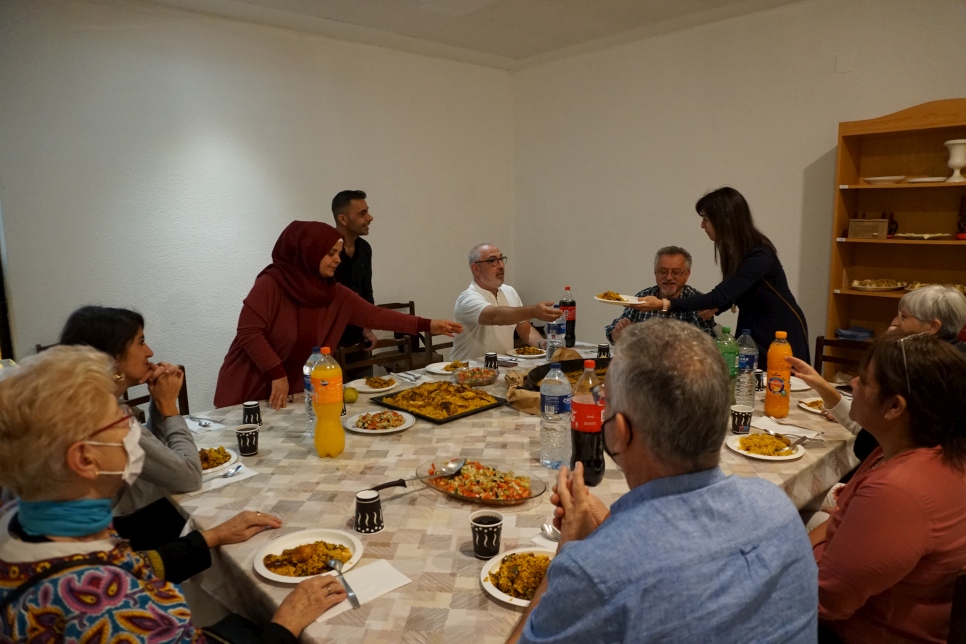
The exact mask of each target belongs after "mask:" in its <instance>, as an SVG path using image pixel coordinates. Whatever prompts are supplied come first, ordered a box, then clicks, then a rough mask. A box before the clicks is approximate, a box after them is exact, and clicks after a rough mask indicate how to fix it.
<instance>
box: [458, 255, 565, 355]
mask: <svg viewBox="0 0 966 644" xmlns="http://www.w3.org/2000/svg"><path fill="white" fill-rule="evenodd" d="M469 262H470V271H471V272H472V273H473V281H472V282H470V285H469V288H467V289H466V290H465V291H463V292H462V293H460V295H459V297H458V298H456V309H455V311H454V313H453V315H454V317H455V319H456V320H457V321H458V322H460V323H462V324H463V333H461V334H460V335H458V336H456V338H455V339H454V341H453V351H452V353H451V354H450V358H452V359H453V360H464V361H465V360H470V359H473V358H479V357H481V356H482V355H483V354H485V353H486V352H488V351H495V352H496V353H506V352H508V351H510V350H512V349H513V333H514V331H515V332H516V334H517V335H519V336H520V338H521V339H522V340H523V341H524V342H526V343H527V344H528V345H530V346H534V347H538V346H540V344H541V341H542V340H543V337H542V336H541V335H540V334H539V333H538V332H537V330H536V329H534V328H533V326H532V325H531V324H530V320H531V319H533V318H536V319H538V320H541V321H543V322H551V321H553V320H556V319H557V318H558V317H560V311H559V310H558V309H554V308H553V302H539V303H537V304H533V305H531V306H524V305H523V300H521V299H520V296H519V295H518V294H517V292H516V290H515V289H514V288H513V287H512V286H509V285H507V284H504V283H503V280H504V269H505V268H506V262H507V257H506V255H504V254H503V253H501V252H500V249H499V248H497V247H496V246H494V245H493V244H477V245H476V246H474V247H473V249H472V250H471V251H470V256H469Z"/></svg>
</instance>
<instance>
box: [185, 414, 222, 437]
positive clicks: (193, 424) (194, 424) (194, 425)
mask: <svg viewBox="0 0 966 644" xmlns="http://www.w3.org/2000/svg"><path fill="white" fill-rule="evenodd" d="M184 422H185V423H187V425H188V429H190V430H191V431H193V432H194V433H196V434H200V433H202V432H210V431H214V430H216V429H224V428H225V426H224V425H223V424H222V423H216V422H215V421H213V420H211V421H208V422H210V423H211V424H210V425H209V426H208V427H202V426H201V424H200V423H198V421H196V420H192V419H190V418H185V419H184Z"/></svg>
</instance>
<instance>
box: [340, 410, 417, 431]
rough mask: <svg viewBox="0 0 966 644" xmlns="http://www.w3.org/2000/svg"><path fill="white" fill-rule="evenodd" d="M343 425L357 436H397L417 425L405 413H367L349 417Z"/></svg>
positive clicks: (414, 420) (411, 416) (414, 419)
mask: <svg viewBox="0 0 966 644" xmlns="http://www.w3.org/2000/svg"><path fill="white" fill-rule="evenodd" d="M342 424H343V425H344V426H345V428H346V429H348V430H349V431H350V432H355V433H357V434H396V433H398V432H401V431H405V430H407V429H409V428H410V427H412V426H413V425H414V424H416V418H415V417H414V416H413V415H412V414H407V413H406V412H404V411H392V410H389V411H367V412H364V413H362V414H355V415H354V416H349V417H347V418H346V419H345V420H344V421H343V422H342Z"/></svg>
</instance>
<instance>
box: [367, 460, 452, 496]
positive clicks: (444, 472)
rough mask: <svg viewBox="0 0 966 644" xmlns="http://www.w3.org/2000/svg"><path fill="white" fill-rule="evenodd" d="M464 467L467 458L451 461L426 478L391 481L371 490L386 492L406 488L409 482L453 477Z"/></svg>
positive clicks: (416, 477)
mask: <svg viewBox="0 0 966 644" xmlns="http://www.w3.org/2000/svg"><path fill="white" fill-rule="evenodd" d="M464 465H466V459H465V458H454V459H453V460H451V461H449V462H448V463H446V464H445V465H443V466H442V467H440V468H438V469H437V470H436V472H435V473H433V474H427V475H426V476H414V477H412V478H408V479H396V480H395V481H390V482H389V483H382V484H381V485H377V486H375V487H372V488H369V489H370V490H373V491H378V490H384V489H386V488H387V487H406V483H408V482H409V481H419V480H421V479H434V478H436V477H438V476H453V475H455V474H459V471H460V470H461V469H463V466H464Z"/></svg>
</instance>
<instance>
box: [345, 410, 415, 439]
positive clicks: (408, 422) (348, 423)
mask: <svg viewBox="0 0 966 644" xmlns="http://www.w3.org/2000/svg"><path fill="white" fill-rule="evenodd" d="M383 411H390V410H387V409H380V410H379V411H368V412H362V413H363V414H378V413H380V412H383ZM391 411H395V412H396V413H398V414H402V417H403V418H404V419H405V421H404V422H403V424H402V425H400V426H399V427H393V428H392V429H362V428H361V427H356V420H357V419H358V418H359V416H361V415H362V414H356V415H355V416H349V417H348V418H346V419H345V420H344V421H343V422H342V425H343V426H344V427H345V428H346V429H348V430H349V431H350V432H355V433H356V434H373V435H380V436H381V435H383V434H398V433H399V432H401V431H405V430H407V429H409V428H410V427H412V426H413V425H415V424H416V417H415V416H413V415H412V414H407V413H406V412H404V411H397V410H395V409H393V410H391Z"/></svg>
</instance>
